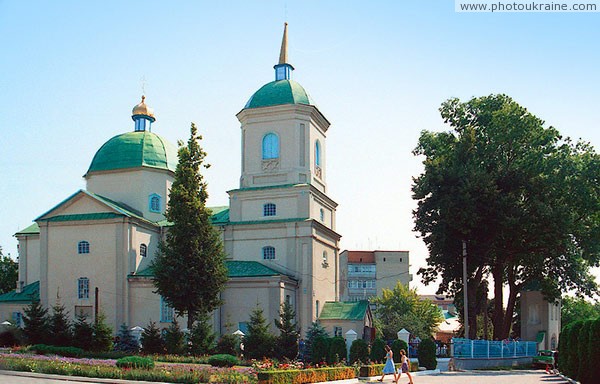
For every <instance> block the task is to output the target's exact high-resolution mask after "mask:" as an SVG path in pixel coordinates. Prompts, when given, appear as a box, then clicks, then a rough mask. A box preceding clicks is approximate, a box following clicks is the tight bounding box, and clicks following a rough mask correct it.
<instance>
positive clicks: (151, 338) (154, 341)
mask: <svg viewBox="0 0 600 384" xmlns="http://www.w3.org/2000/svg"><path fill="white" fill-rule="evenodd" d="M141 342H142V352H143V353H145V354H149V355H151V354H154V353H156V354H160V353H164V352H165V342H164V341H163V339H162V336H161V334H160V329H159V328H158V327H157V326H156V323H155V322H154V321H150V323H148V325H147V326H146V328H144V332H142V338H141Z"/></svg>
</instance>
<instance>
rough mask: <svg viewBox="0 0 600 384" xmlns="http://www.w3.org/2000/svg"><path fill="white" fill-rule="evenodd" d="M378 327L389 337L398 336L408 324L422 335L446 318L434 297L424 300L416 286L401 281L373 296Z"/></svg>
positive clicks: (409, 327) (427, 334)
mask: <svg viewBox="0 0 600 384" xmlns="http://www.w3.org/2000/svg"><path fill="white" fill-rule="evenodd" d="M373 302H374V303H375V305H376V306H377V309H376V310H375V315H376V320H377V325H378V328H379V329H381V330H382V332H383V335H384V337H385V338H387V339H395V338H396V336H397V335H396V334H397V332H398V331H399V330H400V329H402V328H405V329H407V330H408V331H409V332H410V333H411V334H413V335H415V336H419V337H420V338H425V337H429V335H431V334H432V332H433V331H434V330H435V327H437V326H438V324H440V323H441V322H442V321H443V320H444V317H443V315H442V312H441V311H440V309H439V308H438V307H437V306H436V305H435V304H433V303H432V302H431V300H421V299H420V298H419V295H418V294H417V291H416V289H409V288H408V287H407V286H405V285H404V284H402V283H401V282H398V283H397V284H396V286H395V287H394V289H386V288H384V289H383V290H382V293H381V296H380V297H377V298H375V299H374V300H373Z"/></svg>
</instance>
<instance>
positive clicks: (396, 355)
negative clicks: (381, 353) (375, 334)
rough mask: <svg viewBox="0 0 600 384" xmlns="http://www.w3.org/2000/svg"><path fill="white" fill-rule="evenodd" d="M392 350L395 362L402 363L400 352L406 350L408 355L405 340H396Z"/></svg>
mask: <svg viewBox="0 0 600 384" xmlns="http://www.w3.org/2000/svg"><path fill="white" fill-rule="evenodd" d="M390 348H391V349H392V353H393V354H394V361H396V360H398V361H400V350H402V349H404V351H406V353H408V344H406V341H404V340H400V339H396V340H394V342H393V343H392V346H391V347H390Z"/></svg>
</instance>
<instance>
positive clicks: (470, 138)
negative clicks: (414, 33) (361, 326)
mask: <svg viewBox="0 0 600 384" xmlns="http://www.w3.org/2000/svg"><path fill="white" fill-rule="evenodd" d="M440 111H441V115H442V118H443V119H444V121H445V122H446V123H448V124H449V125H450V127H452V129H453V131H451V132H439V133H433V132H427V131H424V132H422V133H421V137H420V138H419V144H418V146H417V148H416V149H415V150H414V154H416V155H422V156H424V157H425V160H424V165H425V171H424V173H423V174H421V175H420V176H419V177H417V178H416V179H415V180H414V184H413V187H412V191H413V198H414V199H415V200H417V202H418V207H417V209H416V210H415V211H414V218H415V230H416V231H418V232H419V233H420V234H421V236H422V237H423V240H424V241H425V243H426V244H427V247H428V249H429V257H428V259H427V262H428V266H427V267H426V268H422V269H421V270H419V274H420V275H421V276H422V279H423V282H424V283H426V284H427V283H431V282H433V281H435V280H436V279H437V278H438V276H439V277H441V283H440V285H439V289H438V292H440V293H443V292H448V293H451V294H454V295H455V296H456V292H457V291H458V290H459V287H460V286H461V285H462V242H463V241H466V243H467V251H468V264H467V265H468V276H469V277H468V294H469V297H468V302H469V314H470V318H469V319H467V321H468V322H469V325H470V332H471V333H470V335H469V337H471V338H473V337H474V336H475V335H476V332H477V324H476V316H477V313H478V311H477V310H475V308H474V307H473V308H472V306H474V305H475V303H476V302H477V300H476V299H475V295H476V294H477V292H478V288H479V286H480V284H482V282H483V281H484V280H485V279H486V278H487V276H488V275H491V276H492V277H493V280H494V287H493V291H494V298H495V302H494V303H495V308H494V311H493V317H492V322H493V325H494V338H498V339H504V338H506V337H508V335H509V332H510V325H511V323H512V318H513V312H514V308H515V305H516V299H517V296H518V294H519V292H520V291H521V290H522V289H523V288H524V287H525V286H526V285H528V284H530V283H532V282H537V283H539V284H540V287H541V289H542V292H543V293H544V295H545V296H546V297H547V298H549V299H550V300H552V299H556V298H558V297H559V296H560V293H561V292H564V291H567V290H569V289H575V290H577V291H578V292H580V293H582V294H587V295H589V294H592V293H594V292H596V291H597V287H596V284H595V282H594V278H593V276H592V275H590V273H589V267H590V266H591V265H596V264H597V263H598V261H599V260H600V242H598V241H597V239H598V238H599V237H600V219H599V218H600V204H598V201H599V199H600V183H598V178H599V172H600V171H599V170H600V157H599V156H598V154H596V153H595V152H594V150H593V148H592V147H591V146H590V145H589V144H587V143H582V142H578V143H573V142H571V141H570V140H569V139H568V138H567V139H564V140H563V139H562V138H561V136H560V134H559V132H558V131H557V130H556V129H554V128H552V127H549V128H545V127H544V122H543V121H542V120H540V119H539V118H537V117H536V116H534V115H532V114H531V113H529V112H528V111H527V110H526V109H525V108H523V107H522V106H520V105H519V104H517V103H516V102H514V101H513V100H512V99H511V98H510V97H508V96H506V95H490V96H485V97H480V98H473V99H471V100H469V101H468V102H465V103H462V102H460V100H458V99H450V100H448V101H446V102H445V103H443V104H442V107H441V108H440ZM505 286H507V287H508V299H507V300H506V302H507V306H506V310H505V309H504V307H503V303H504V301H505V300H504V297H503V288H504V287H505Z"/></svg>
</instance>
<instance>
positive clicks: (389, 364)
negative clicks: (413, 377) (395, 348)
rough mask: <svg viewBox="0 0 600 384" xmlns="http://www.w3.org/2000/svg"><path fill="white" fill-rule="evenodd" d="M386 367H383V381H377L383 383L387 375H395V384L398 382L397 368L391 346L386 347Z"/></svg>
mask: <svg viewBox="0 0 600 384" xmlns="http://www.w3.org/2000/svg"><path fill="white" fill-rule="evenodd" d="M385 351H386V353H385V365H384V366H383V374H382V375H381V379H378V380H377V381H383V378H384V377H385V375H389V374H390V373H391V374H393V375H394V383H396V382H398V379H397V378H396V366H394V353H393V352H392V349H391V348H390V346H389V345H386V346H385Z"/></svg>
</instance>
